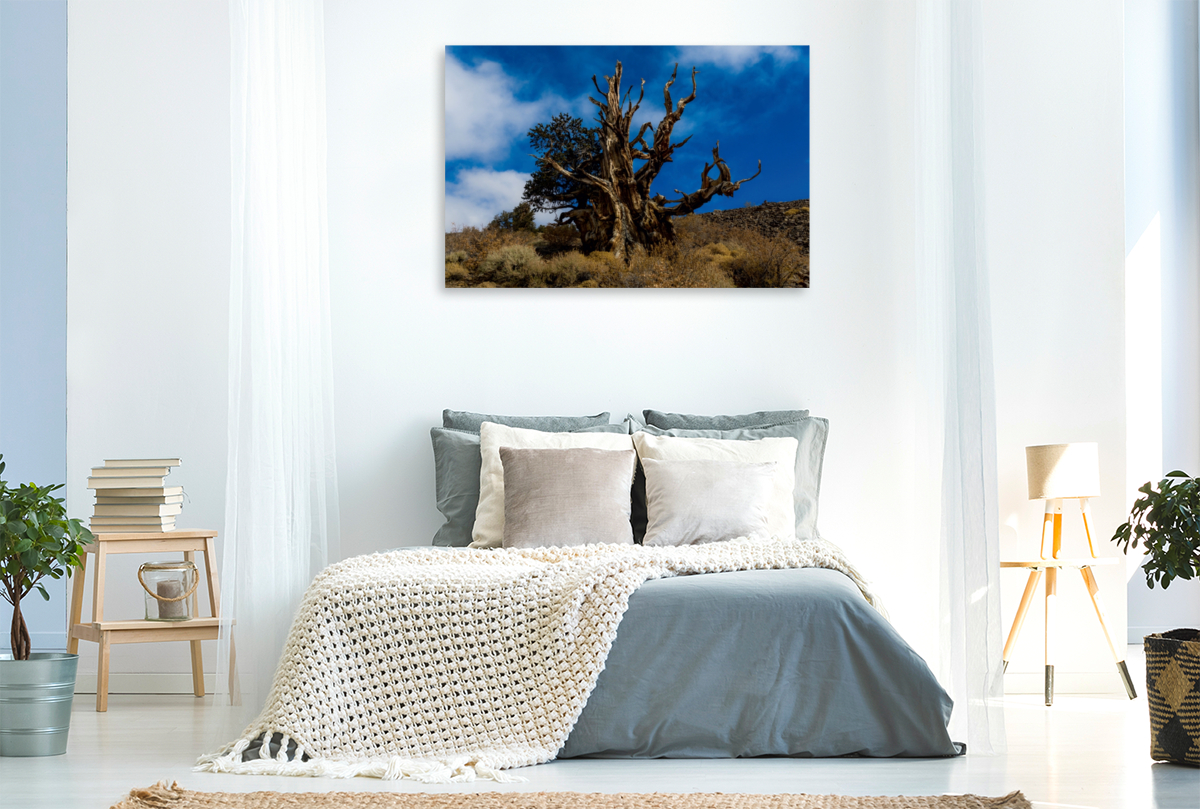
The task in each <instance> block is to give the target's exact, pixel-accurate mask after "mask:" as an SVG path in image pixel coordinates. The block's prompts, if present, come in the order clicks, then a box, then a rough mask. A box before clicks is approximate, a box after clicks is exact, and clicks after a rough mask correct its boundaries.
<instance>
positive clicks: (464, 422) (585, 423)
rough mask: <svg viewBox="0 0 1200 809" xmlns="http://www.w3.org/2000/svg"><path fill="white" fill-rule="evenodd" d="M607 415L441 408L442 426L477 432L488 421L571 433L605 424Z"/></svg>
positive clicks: (508, 425) (529, 428) (551, 431)
mask: <svg viewBox="0 0 1200 809" xmlns="http://www.w3.org/2000/svg"><path fill="white" fill-rule="evenodd" d="M609 415H610V414H609V413H597V414H596V415H594V416H493V415H489V414H486V413H469V412H467V411H463V410H443V411H442V426H443V427H448V428H450V429H452V430H468V431H470V432H473V433H477V432H479V425H481V424H483V423H484V422H485V421H490V422H492V423H493V424H503V425H505V426H507V427H521V428H524V429H526V430H541V431H542V432H544V433H572V432H575V431H577V430H582V429H584V428H586V427H602V426H607V425H608V417H609Z"/></svg>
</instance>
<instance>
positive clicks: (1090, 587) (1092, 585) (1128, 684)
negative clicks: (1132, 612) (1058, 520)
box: [1079, 567, 1137, 699]
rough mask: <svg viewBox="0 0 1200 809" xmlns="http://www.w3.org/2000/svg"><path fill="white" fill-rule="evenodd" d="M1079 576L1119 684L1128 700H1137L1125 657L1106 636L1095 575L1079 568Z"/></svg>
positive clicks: (1086, 569)
mask: <svg viewBox="0 0 1200 809" xmlns="http://www.w3.org/2000/svg"><path fill="white" fill-rule="evenodd" d="M1079 573H1080V575H1082V576H1083V583H1084V586H1086V587H1087V591H1088V595H1089V596H1091V597H1092V606H1093V607H1095V608H1096V618H1098V619H1099V620H1100V629H1101V630H1102V631H1103V632H1104V639H1105V640H1106V641H1108V649H1109V651H1110V652H1112V656H1113V660H1115V661H1117V671H1118V672H1120V674H1121V682H1122V683H1123V684H1124V685H1125V693H1126V694H1128V695H1129V698H1130V699H1137V690H1136V689H1134V687H1133V680H1132V679H1131V678H1130V676H1129V669H1128V668H1127V667H1126V666H1125V655H1123V654H1122V653H1121V651H1120V650H1119V649H1118V648H1117V645H1116V644H1115V643H1113V639H1112V635H1110V634H1108V623H1107V622H1106V620H1105V619H1106V618H1107V616H1106V615H1105V614H1104V602H1103V601H1101V600H1100V585H1099V584H1098V583H1097V582H1096V574H1094V573H1092V569H1091V568H1090V567H1081V568H1079Z"/></svg>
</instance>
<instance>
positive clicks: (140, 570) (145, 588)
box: [138, 567, 200, 601]
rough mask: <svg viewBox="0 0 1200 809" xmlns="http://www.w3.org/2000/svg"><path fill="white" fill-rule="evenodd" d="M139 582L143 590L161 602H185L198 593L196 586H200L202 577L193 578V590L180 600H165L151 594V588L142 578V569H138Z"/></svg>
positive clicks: (180, 597) (156, 594)
mask: <svg viewBox="0 0 1200 809" xmlns="http://www.w3.org/2000/svg"><path fill="white" fill-rule="evenodd" d="M193 572H194V571H193ZM138 581H139V582H140V583H141V585H142V589H143V590H145V591H146V592H147V593H149V594H150V595H152V596H154V597H155V598H157V599H158V600H159V601H183V600H184V599H185V598H187V597H188V596H190V595H191V594H192V593H194V592H196V586H197V585H198V584H200V577H199V576H192V589H190V590H188V591H187V592H186V593H184V594H183V595H181V596H179V597H178V598H165V597H163V596H160V595H159V594H158V593H151V592H150V588H149V587H147V586H146V580H145V579H143V578H142V569H141V568H140V567H139V568H138Z"/></svg>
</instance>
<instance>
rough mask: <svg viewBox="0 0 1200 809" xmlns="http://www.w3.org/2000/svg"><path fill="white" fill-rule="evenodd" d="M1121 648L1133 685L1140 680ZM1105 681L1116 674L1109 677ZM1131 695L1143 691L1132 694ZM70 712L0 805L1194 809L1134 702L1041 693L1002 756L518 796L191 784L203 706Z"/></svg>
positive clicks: (204, 730)
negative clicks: (211, 794) (238, 802)
mask: <svg viewBox="0 0 1200 809" xmlns="http://www.w3.org/2000/svg"><path fill="white" fill-rule="evenodd" d="M1139 651H1140V650H1139V649H1137V648H1136V647H1130V659H1129V664H1130V665H1129V668H1130V672H1131V674H1132V675H1133V678H1134V682H1135V683H1144V682H1145V676H1144V672H1143V669H1142V662H1141V660H1140V654H1139ZM1114 676H1115V673H1114ZM1138 690H1139V691H1142V690H1144V689H1143V687H1142V686H1139V689H1138ZM94 707H95V705H94V702H93V700H92V699H90V698H88V697H87V696H79V697H77V698H76V701H75V709H74V715H73V717H72V727H71V736H70V744H69V747H68V752H67V754H66V755H65V756H58V757H53V758H34V759H30V758H21V759H15V758H0V806H3V807H5V809H8V808H9V807H12V809H16V808H17V807H30V809H32V808H33V807H70V809H77V808H78V809H91V807H99V808H100V809H104V807H109V806H110V805H111V804H113V803H115V802H116V801H117V800H119V799H120V798H121V797H123V796H124V795H125V794H126V793H127V792H128V791H129V789H130V788H132V787H138V786H147V785H149V784H152V783H154V782H156V781H159V780H162V779H167V780H176V781H179V783H180V784H181V785H183V786H185V787H187V788H189V789H196V790H205V791H225V792H249V791H255V790H266V789H271V790H279V791H289V792H304V791H313V792H315V791H322V792H324V791H342V790H347V791H348V790H392V791H460V792H473V791H486V790H547V791H549V790H563V791H574V792H747V793H777V792H808V793H840V794H856V795H896V794H907V795H934V794H941V793H946V792H951V793H957V792H974V793H977V794H983V795H1001V794H1004V793H1007V792H1009V791H1011V790H1014V789H1020V790H1021V791H1023V792H1024V793H1025V795H1026V797H1028V798H1029V799H1030V800H1031V801H1033V804H1034V806H1035V807H1038V809H1049V808H1050V807H1062V808H1063V809H1066V808H1067V807H1070V808H1071V809H1075V808H1076V807H1096V808H1097V809H1110V808H1111V809H1125V808H1126V807H1128V808H1129V809H1141V807H1171V808H1172V809H1174V808H1175V807H1178V808H1179V809H1200V770H1198V769H1194V768H1188V767H1181V766H1177V765H1171V764H1156V763H1154V762H1152V761H1151V760H1150V758H1149V756H1148V749H1149V720H1148V718H1147V711H1146V702H1145V698H1144V696H1141V697H1139V699H1137V700H1136V701H1130V700H1127V699H1125V698H1124V697H1115V696H1114V697H1087V696H1071V695H1065V694H1060V695H1058V696H1057V698H1056V699H1055V704H1054V706H1053V707H1052V708H1046V707H1045V706H1044V705H1042V699H1041V697H1040V695H1029V696H1013V697H1009V698H1007V699H1006V701H1005V719H1006V722H1007V729H1008V753H1007V754H1006V755H1003V756H994V757H984V756H974V755H967V756H964V757H960V758H957V759H936V760H927V759H909V760H896V759H882V760H873V759H742V760H720V761H717V760H703V761H695V760H693V761H679V760H662V759H659V760H648V761H599V760H593V761H586V760H584V761H580V760H576V761H563V762H551V763H549V764H543V765H541V766H538V767H530V768H527V769H524V770H519V771H515V772H518V773H519V774H521V775H523V776H525V777H526V778H528V779H529V780H528V781H527V782H525V783H521V784H495V783H493V782H489V781H480V782H475V783H470V784H456V785H448V786H428V785H422V784H413V783H408V782H380V781H376V780H373V779H365V778H357V779H351V780H348V781H335V780H326V779H308V778H286V777H263V776H242V775H214V774H211V773H195V772H192V770H191V764H192V762H193V761H194V760H195V758H196V756H197V755H198V754H199V753H201V752H204V751H206V750H208V749H211V748H213V747H215V746H218V745H219V743H220V742H222V741H227V740H228V739H224V738H221V735H222V734H224V733H227V731H225V730H223V729H222V726H223V725H224V724H225V723H224V722H223V716H222V710H223V709H221V708H219V707H216V706H214V705H213V704H212V698H204V699H196V698H194V697H190V696H174V695H172V696H136V695H112V696H110V698H109V708H108V712H107V713H104V714H97V713H95V711H94V710H93V709H94Z"/></svg>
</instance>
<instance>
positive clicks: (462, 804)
mask: <svg viewBox="0 0 1200 809" xmlns="http://www.w3.org/2000/svg"><path fill="white" fill-rule="evenodd" d="M112 809H1031V807H1030V805H1029V801H1027V800H1025V796H1023V795H1022V794H1021V793H1020V792H1012V793H1010V794H1008V795H1005V796H1004V797H1002V798H985V797H981V796H979V795H900V796H895V797H885V796H879V797H876V796H871V797H854V796H849V795H803V794H801V795H732V794H724V793H687V794H669V793H663V792H656V793H653V794H648V795H642V794H636V793H630V792H623V793H617V794H612V795H609V794H604V793H599V792H476V793H470V794H463V793H440V794H429V793H397V792H192V791H191V790H188V789H183V788H182V787H180V786H179V785H178V784H171V785H170V786H168V785H167V782H166V781H161V782H159V783H158V784H155V785H154V786H152V787H149V788H147V789H135V790H133V791H132V792H130V793H129V797H128V798H126V799H125V800H123V801H121V802H120V803H118V804H116V805H115V806H113V807H112Z"/></svg>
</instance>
